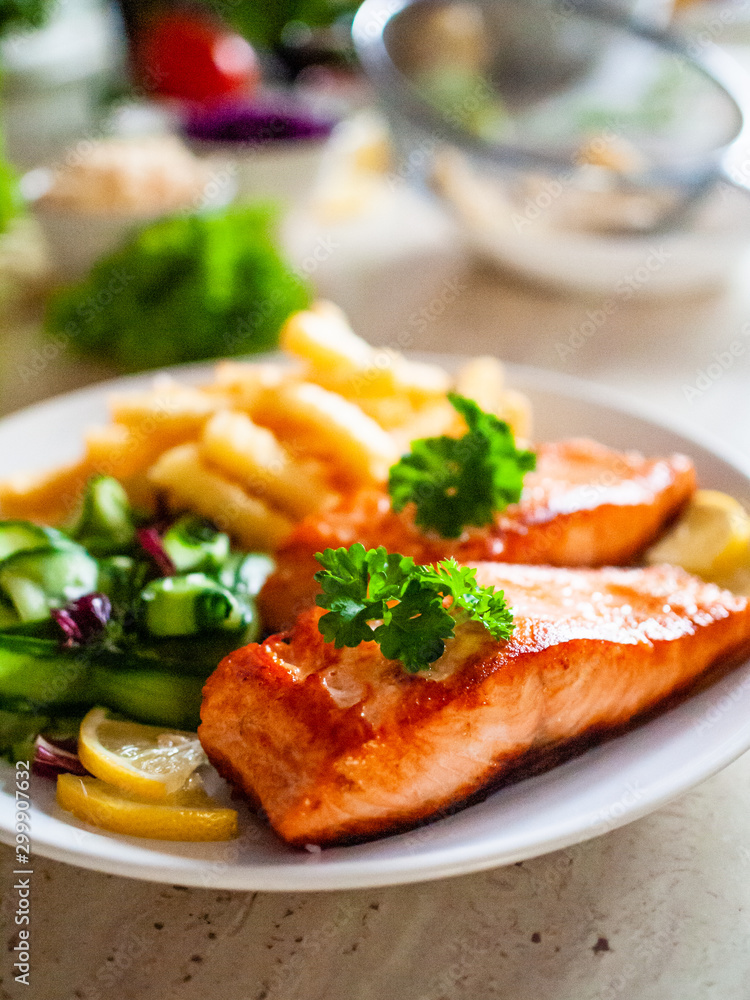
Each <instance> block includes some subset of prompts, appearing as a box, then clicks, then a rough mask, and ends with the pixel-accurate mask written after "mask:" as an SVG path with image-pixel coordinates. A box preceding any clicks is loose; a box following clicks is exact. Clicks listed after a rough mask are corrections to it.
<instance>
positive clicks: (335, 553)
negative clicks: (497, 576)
mask: <svg viewBox="0 0 750 1000" xmlns="http://www.w3.org/2000/svg"><path fill="white" fill-rule="evenodd" d="M315 558H316V559H317V560H318V562H319V563H320V564H321V566H322V567H323V569H322V570H320V572H318V573H316V574H315V579H316V580H317V581H318V583H319V584H320V585H321V587H322V588H323V593H322V594H320V595H319V596H318V598H317V604H318V606H319V607H321V608H326V609H327V611H328V614H325V615H323V616H322V617H321V618H320V620H319V622H318V628H319V630H320V632H321V635H322V636H323V637H324V638H325V640H326V642H333V643H335V645H336V649H341V647H342V646H358V645H359V644H360V642H367V641H370V642H371V641H373V640H374V641H375V642H377V643H378V644H379V645H380V649H381V651H382V653H383V656H386V657H387V658H388V659H389V660H400V661H401V663H402V664H403V665H404V667H405V668H406V669H407V670H408V671H409V672H411V673H416V671H418V670H426V669H427V668H429V666H430V664H431V663H434V662H435V660H437V659H439V658H440V657H441V656H442V655H443V651H444V649H445V640H446V639H450V638H452V637H453V635H454V634H455V628H456V626H457V625H461V624H463V623H465V622H469V621H474V622H480V623H481V624H482V625H484V627H485V628H486V629H487V631H488V632H489V633H490V635H492V636H493V637H494V638H495V639H508V638H510V635H511V633H512V631H513V616H512V614H511V611H510V609H509V608H508V606H507V604H506V603H505V595H504V593H503V591H502V590H500V591H496V590H494V589H493V588H492V587H480V586H479V584H478V583H477V579H476V571H475V570H473V569H472V568H471V567H469V566H459V564H458V563H457V562H456V561H455V559H444V560H443V561H442V562H439V563H437V565H436V566H417V565H416V564H415V562H414V560H413V559H412V558H410V557H409V556H402V555H399V554H398V553H389V552H386V550H385V549H384V548H383V547H382V546H381V547H380V548H378V549H369V550H365V547H364V545H360V544H359V542H357V543H356V544H354V545H352V546H351V547H350V548H348V549H345V548H340V549H326V550H325V552H317V553H316V555H315ZM446 601H449V602H450V603H449V604H448V606H447V607H446V606H445V602H446Z"/></svg>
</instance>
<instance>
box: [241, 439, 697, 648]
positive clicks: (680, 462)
mask: <svg viewBox="0 0 750 1000" xmlns="http://www.w3.org/2000/svg"><path fill="white" fill-rule="evenodd" d="M536 452H537V468H536V470H535V471H534V472H530V473H527V475H526V477H525V479H524V490H523V495H522V497H521V501H520V503H518V504H513V505H512V506H510V507H507V508H506V510H505V511H503V512H502V513H501V514H498V515H497V517H496V519H495V521H494V523H493V524H492V525H490V526H489V527H487V528H469V529H467V530H466V531H464V533H463V534H462V536H461V537H460V538H458V539H454V540H449V539H443V538H440V536H439V535H437V534H435V533H433V532H429V533H425V532H423V531H421V530H420V529H419V528H417V527H416V525H415V524H414V508H413V506H412V505H409V506H408V507H407V508H406V510H404V511H403V513H401V514H394V513H393V511H392V510H391V504H390V498H389V497H388V495H387V493H386V492H385V491H384V490H369V491H366V492H364V493H358V494H356V495H355V496H353V497H349V498H348V499H346V500H344V501H343V502H342V503H341V504H340V505H339V506H338V507H337V508H336V509H334V510H332V511H329V512H327V513H324V514H318V515H311V516H309V517H307V518H305V519H304V520H303V521H302V522H301V523H300V524H299V525H298V526H297V527H296V529H295V530H294V531H293V532H292V534H291V535H290V537H289V538H288V540H287V541H286V542H285V544H284V545H283V546H282V547H281V549H280V550H279V551H278V552H277V554H276V561H277V568H276V572H275V573H273V574H272V575H271V577H269V579H268V580H267V582H266V585H265V587H264V588H263V591H262V592H261V595H260V609H261V613H262V616H263V621H264V622H265V623H266V625H267V627H268V628H269V629H270V630H271V631H281V630H283V629H286V628H289V626H290V625H291V624H292V622H293V621H294V619H295V618H296V616H297V614H298V613H299V612H300V611H301V610H303V609H304V608H306V607H309V606H310V605H311V604H313V603H314V600H315V594H316V593H317V586H316V584H315V581H314V579H313V577H314V574H315V572H316V571H317V570H319V569H320V566H319V565H318V564H317V563H316V562H315V553H316V552H320V551H322V550H323V549H326V548H329V547H330V548H338V547H339V546H341V545H343V546H346V547H348V546H349V545H351V544H352V543H353V542H361V543H362V544H363V545H364V546H365V548H366V549H367V548H376V547H377V546H378V545H384V546H385V547H386V548H387V549H388V550H389V552H400V553H401V554H402V555H407V556H412V557H413V558H414V559H415V560H416V562H418V563H422V564H426V563H432V562H437V561H438V560H439V559H446V558H447V557H448V556H454V557H455V558H456V559H457V560H458V562H461V563H466V562H478V561H482V560H490V561H502V562H511V563H533V564H541V563H547V564H550V565H552V566H606V565H613V566H622V565H627V564H628V563H631V562H633V561H634V560H635V558H636V557H637V556H638V555H640V553H641V552H643V551H644V550H645V549H646V548H648V546H649V545H651V544H652V542H654V541H655V540H656V538H658V537H659V535H660V534H661V532H662V531H663V530H664V528H665V527H666V525H667V524H668V523H669V522H670V521H671V520H672V519H673V518H675V517H676V516H677V515H678V514H679V512H680V511H681V510H682V508H683V507H684V506H685V504H686V503H687V502H688V500H689V499H690V497H691V496H692V494H693V493H694V492H695V488H696V477H695V470H694V467H693V464H692V462H691V461H690V460H689V459H688V458H686V457H685V456H684V455H672V456H671V457H669V458H644V457H643V455H641V454H639V453H638V452H619V451H613V450H612V449H611V448H607V447H605V446H604V445H601V444H597V443H596V442H595V441H589V440H587V439H575V440H570V441H562V442H557V443H553V444H542V445H538V446H536Z"/></svg>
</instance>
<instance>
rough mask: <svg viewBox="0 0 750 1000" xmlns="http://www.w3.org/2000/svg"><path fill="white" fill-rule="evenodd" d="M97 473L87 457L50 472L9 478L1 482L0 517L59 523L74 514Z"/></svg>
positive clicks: (24, 474) (27, 473) (17, 475)
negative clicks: (90, 480)
mask: <svg viewBox="0 0 750 1000" xmlns="http://www.w3.org/2000/svg"><path fill="white" fill-rule="evenodd" d="M95 472H96V469H94V468H92V466H91V464H90V463H89V461H88V459H86V458H84V459H81V461H79V462H75V463H74V464H72V465H64V466H62V467H61V468H57V469H52V470H51V471H49V472H40V473H29V472H23V473H17V474H16V475H14V476H10V477H9V478H8V479H5V480H4V481H3V482H2V483H0V517H2V518H19V519H20V520H25V521H38V522H40V523H41V524H59V523H60V522H61V521H64V520H66V519H67V518H68V517H70V516H71V515H72V514H73V513H74V511H75V509H76V506H77V504H78V501H79V499H80V497H81V494H82V493H83V489H84V487H85V485H86V482H87V480H88V479H89V477H90V476H92V475H94V473H95Z"/></svg>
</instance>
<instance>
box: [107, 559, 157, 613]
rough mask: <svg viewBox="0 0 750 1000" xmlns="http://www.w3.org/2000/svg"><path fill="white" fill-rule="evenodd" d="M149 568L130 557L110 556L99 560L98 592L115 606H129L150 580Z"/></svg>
mask: <svg viewBox="0 0 750 1000" xmlns="http://www.w3.org/2000/svg"><path fill="white" fill-rule="evenodd" d="M148 572H149V566H148V565H147V563H145V562H136V560H135V559H131V557H130V556H109V557H108V558H106V559H100V560H99V581H98V583H97V585H96V590H97V591H99V593H101V594H106V595H107V597H109V599H110V600H111V601H112V603H113V604H128V603H129V602H130V601H132V600H133V599H134V598H136V597H137V596H138V594H139V593H140V591H141V588H142V587H143V585H144V583H145V582H146V580H147V579H148Z"/></svg>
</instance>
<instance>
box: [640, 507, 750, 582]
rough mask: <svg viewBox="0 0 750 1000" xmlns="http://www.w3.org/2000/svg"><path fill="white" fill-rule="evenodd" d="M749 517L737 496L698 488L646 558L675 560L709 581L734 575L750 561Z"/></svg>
mask: <svg viewBox="0 0 750 1000" xmlns="http://www.w3.org/2000/svg"><path fill="white" fill-rule="evenodd" d="M749 545H750V517H748V515H747V513H746V512H745V510H744V508H743V506H742V504H740V503H739V501H737V500H735V499H734V497H730V496H728V495H727V494H726V493H720V492H719V491H718V490H698V491H697V492H696V494H695V496H694V497H693V499H692V500H691V502H690V504H689V505H688V507H687V510H686V511H685V513H684V514H683V515H682V517H681V518H680V520H679V521H678V522H677V524H676V525H675V526H674V527H673V528H672V530H671V531H670V532H669V533H668V534H667V535H665V536H664V538H662V539H661V540H660V541H659V542H657V544H656V545H654V546H653V547H652V548H651V549H649V551H648V552H647V553H646V561H647V562H649V563H651V564H654V563H661V562H666V563H673V564H675V565H677V566H682V567H683V568H684V569H686V570H687V571H688V572H689V573H695V574H697V575H698V576H702V577H704V579H707V580H721V579H722V578H727V577H730V576H732V574H734V573H735V572H736V571H737V570H739V569H740V568H741V567H743V566H747V565H749V564H750V548H749Z"/></svg>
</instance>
